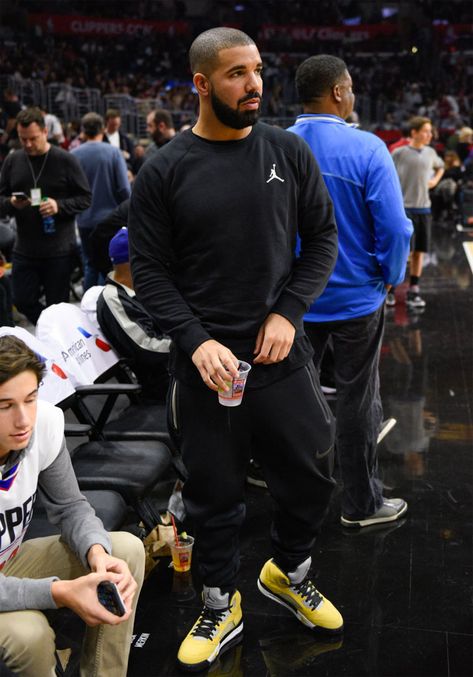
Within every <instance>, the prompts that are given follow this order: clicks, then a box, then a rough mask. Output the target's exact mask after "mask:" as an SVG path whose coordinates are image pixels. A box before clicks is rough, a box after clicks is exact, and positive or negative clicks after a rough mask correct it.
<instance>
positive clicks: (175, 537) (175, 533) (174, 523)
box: [171, 513, 179, 545]
mask: <svg viewBox="0 0 473 677" xmlns="http://www.w3.org/2000/svg"><path fill="white" fill-rule="evenodd" d="M171 522H172V528H173V531H174V540H175V541H176V545H179V536H178V535H177V529H176V520H175V519H174V515H173V514H172V513H171Z"/></svg>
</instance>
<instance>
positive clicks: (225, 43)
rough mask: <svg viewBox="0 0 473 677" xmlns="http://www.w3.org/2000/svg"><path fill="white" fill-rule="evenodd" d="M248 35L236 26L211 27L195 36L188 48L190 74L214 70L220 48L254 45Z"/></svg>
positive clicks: (208, 73)
mask: <svg viewBox="0 0 473 677" xmlns="http://www.w3.org/2000/svg"><path fill="white" fill-rule="evenodd" d="M254 44H255V42H254V40H252V38H250V36H249V35H247V34H246V33H243V31H239V30H237V29H236V28H226V27H223V26H222V27H219V28H211V29H210V30H208V31H204V32H203V33H201V34H200V35H198V36H197V37H196V39H195V40H194V42H193V43H192V45H191V46H190V50H189V63H190V67H191V71H192V74H193V75H194V73H203V74H204V75H210V73H212V71H213V70H214V68H215V66H216V63H217V60H218V53H219V52H220V51H221V50H222V49H230V48H231V47H241V46H244V45H254Z"/></svg>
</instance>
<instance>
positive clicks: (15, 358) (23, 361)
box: [0, 335, 46, 385]
mask: <svg viewBox="0 0 473 677" xmlns="http://www.w3.org/2000/svg"><path fill="white" fill-rule="evenodd" d="M24 371H32V372H33V373H34V374H35V376H36V378H37V379H38V385H39V383H40V382H41V380H42V379H43V376H44V374H45V372H46V365H45V364H44V363H43V362H41V360H40V358H39V357H38V355H36V353H35V352H33V350H31V348H29V347H28V346H27V345H26V343H25V342H24V341H22V340H21V339H19V338H17V337H16V336H12V335H7V336H0V385H3V384H4V383H6V382H7V381H9V380H10V379H11V378H14V377H15V376H18V374H22V373H23V372H24Z"/></svg>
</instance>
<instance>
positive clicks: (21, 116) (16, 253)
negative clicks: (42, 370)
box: [0, 108, 91, 324]
mask: <svg viewBox="0 0 473 677" xmlns="http://www.w3.org/2000/svg"><path fill="white" fill-rule="evenodd" d="M17 129H18V137H19V139H20V142H21V144H22V146H23V148H22V149H21V150H17V151H15V152H14V153H11V154H10V155H8V156H7V158H6V159H5V162H4V163H3V166H2V172H1V174H0V216H5V215H8V216H14V217H15V219H16V223H17V240H16V243H15V247H14V250H13V259H12V264H13V265H12V283H13V297H14V298H13V300H14V303H15V305H16V307H17V308H18V310H19V311H20V312H21V313H24V314H25V315H26V317H27V318H28V320H29V321H30V322H32V323H33V324H36V322H37V320H38V317H39V316H40V314H41V311H42V310H43V309H44V305H43V304H42V303H41V302H40V298H41V296H42V294H43V293H44V295H45V298H46V305H47V306H49V305H51V304H53V303H61V301H68V300H69V284H70V277H71V271H72V260H73V255H74V253H75V250H76V248H77V243H76V235H75V216H76V214H78V213H79V212H82V211H84V210H85V209H87V207H89V205H90V203H91V193H90V188H89V183H88V181H87V178H86V177H85V175H84V172H83V171H82V169H81V168H80V165H79V163H78V161H77V160H76V159H75V158H74V157H73V156H72V155H71V154H70V153H67V152H66V151H65V150H63V149H62V148H58V147H57V146H52V145H51V144H50V143H49V142H48V133H47V129H46V127H45V123H44V118H43V115H42V113H41V111H40V110H39V108H29V109H25V110H22V111H21V112H20V113H18V115H17ZM15 193H16V194H17V195H15ZM46 217H50V218H52V219H53V223H50V224H49V227H48V224H45V223H44V219H45V218H46Z"/></svg>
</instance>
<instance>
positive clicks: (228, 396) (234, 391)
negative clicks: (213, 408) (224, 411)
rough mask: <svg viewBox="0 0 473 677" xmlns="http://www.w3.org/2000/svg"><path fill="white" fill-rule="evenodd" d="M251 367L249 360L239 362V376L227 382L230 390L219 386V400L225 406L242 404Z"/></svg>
mask: <svg viewBox="0 0 473 677" xmlns="http://www.w3.org/2000/svg"><path fill="white" fill-rule="evenodd" d="M250 369H251V365H249V364H248V362H241V361H240V362H239V364H238V376H235V377H234V379H233V380H232V381H227V382H226V383H227V385H228V390H221V389H220V388H219V391H218V401H219V402H220V404H223V406H224V407H238V405H239V404H241V401H242V399H243V391H244V390H245V384H246V379H247V376H248V374H249V372H250Z"/></svg>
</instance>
